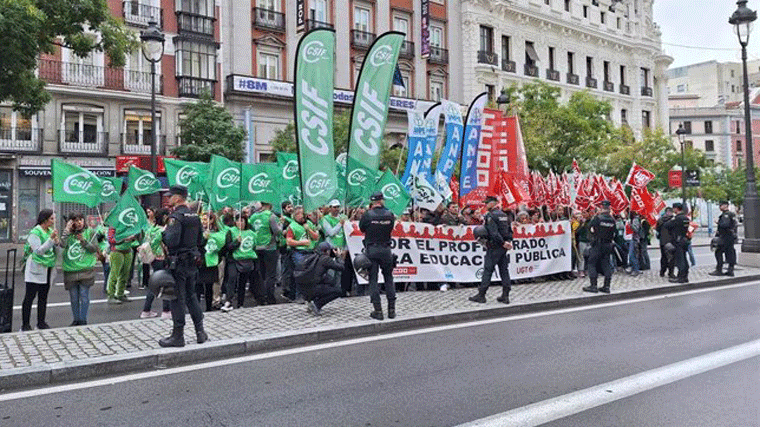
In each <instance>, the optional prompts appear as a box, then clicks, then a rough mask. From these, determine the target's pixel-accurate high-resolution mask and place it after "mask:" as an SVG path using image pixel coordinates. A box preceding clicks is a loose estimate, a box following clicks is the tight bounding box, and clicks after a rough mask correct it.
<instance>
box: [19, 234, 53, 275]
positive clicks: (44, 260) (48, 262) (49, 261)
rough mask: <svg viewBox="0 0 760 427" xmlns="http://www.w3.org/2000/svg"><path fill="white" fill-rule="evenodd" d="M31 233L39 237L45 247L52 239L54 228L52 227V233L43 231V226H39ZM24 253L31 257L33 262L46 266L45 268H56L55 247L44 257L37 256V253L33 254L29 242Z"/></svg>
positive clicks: (43, 255)
mask: <svg viewBox="0 0 760 427" xmlns="http://www.w3.org/2000/svg"><path fill="white" fill-rule="evenodd" d="M29 233H30V234H34V235H35V236H37V237H39V238H40V245H43V244H45V242H47V241H48V240H49V239H50V235H51V234H53V227H50V231H45V230H43V229H42V226H40V225H37V226H35V227H34V228H32V231H30V232H29ZM24 252H25V254H29V255H31V257H32V260H33V261H34V262H36V263H37V264H39V265H44V266H45V267H55V258H56V257H55V247H51V248H50V249H48V250H47V252H45V253H44V254H42V255H37V254H36V253H34V252H32V248H31V246H30V245H29V242H28V241H27V242H26V246H25V247H24Z"/></svg>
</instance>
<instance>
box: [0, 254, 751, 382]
mask: <svg viewBox="0 0 760 427" xmlns="http://www.w3.org/2000/svg"><path fill="white" fill-rule="evenodd" d="M711 269H712V267H708V266H704V267H697V268H692V270H691V272H690V280H691V283H690V284H688V285H674V284H671V283H669V282H668V281H667V278H660V277H659V276H658V274H657V273H658V272H657V271H651V270H650V271H647V272H645V273H644V274H642V275H641V276H638V277H635V278H634V277H630V276H628V275H625V274H619V273H618V274H615V276H614V277H613V279H612V291H613V292H612V294H610V295H605V294H589V293H585V292H583V291H582V290H581V288H582V287H583V286H586V285H587V284H588V279H576V280H565V281H553V282H543V283H535V284H526V285H516V286H514V287H513V289H512V294H511V300H512V303H511V304H510V305H508V306H505V305H503V304H500V303H497V302H496V300H495V298H496V296H497V295H499V293H500V287H499V286H494V287H493V288H492V289H491V290H490V291H489V293H488V303H487V304H483V305H481V304H477V303H473V302H469V301H468V300H467V298H468V297H469V296H471V295H473V294H474V292H475V290H474V289H472V288H464V289H455V290H449V291H447V292H437V291H429V292H404V293H400V294H398V300H397V307H396V309H397V312H398V317H397V318H396V319H395V320H388V319H386V320H384V321H382V322H379V321H375V320H373V319H370V318H369V312H370V304H369V301H368V297H353V298H342V299H339V300H336V301H335V302H333V303H331V304H329V305H327V306H326V307H325V308H323V310H322V316H321V317H315V316H313V315H311V314H309V313H307V312H306V306H305V305H299V304H279V305H274V306H264V307H254V308H244V309H239V310H233V311H232V312H230V313H222V312H218V311H217V312H212V313H206V317H205V327H206V331H207V332H208V334H209V337H210V340H209V341H208V342H206V343H205V344H202V345H198V344H195V334H194V331H193V328H192V322H191V321H190V319H189V317H188V319H187V321H188V325H187V327H186V329H185V340H186V342H187V345H186V346H185V347H184V348H179V349H163V348H160V347H159V346H158V339H159V338H161V337H164V336H166V335H168V334H169V332H170V329H171V321H170V320H168V319H167V320H164V319H145V320H129V321H122V322H114V323H109V324H99V325H88V326H78V327H68V328H58V329H49V330H44V331H38V330H35V331H32V332H26V333H20V332H14V333H9V334H0V387H1V389H0V392H3V391H8V390H9V389H14V388H21V387H31V386H42V385H46V384H50V383H60V382H65V381H75V380H85V379H93V378H96V377H103V376H109V375H115V374H121V373H126V372H134V371H146V370H152V369H158V368H164V367H167V366H175V365H179V364H186V363H195V362H200V361H205V360H215V359H220V358H224V357H232V356H240V355H244V354H249V353H255V352H262V351H268V350H273V349H278V348H284V347H292V346H301V345H308V344H315V343H319V342H324V341H326V340H335V339H345V338H349V337H357V336H363V335H369V334H376V333H381V332H389V331H395V330H402V329H413V328H417V327H423V326H432V325H440V324H443V323H449V322H456V321H467V320H475V319H482V318H488V317H495V316H506V315H514V314H517V313H525V312H531V311H541V310H548V309H554V308H559V307H568V306H577V305H584V304H589V303H598V302H602V301H612V300H619V299H626V298H634V297H640V296H645V295H655V294H662V293H668V292H674V291H679V290H684V289H692V288H699V287H712V286H720V285H725V284H731V283H741V282H747V281H751V280H758V279H760V269H752V268H745V267H742V268H741V269H737V270H736V277H720V278H717V277H713V276H709V275H708V274H707V273H708V272H709V271H710V270H711ZM383 304H384V306H385V302H384V303H383Z"/></svg>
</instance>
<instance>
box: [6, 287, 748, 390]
mask: <svg viewBox="0 0 760 427" xmlns="http://www.w3.org/2000/svg"><path fill="white" fill-rule="evenodd" d="M758 285H760V281H754V282H749V283H740V284H736V285H729V286H723V287H719V288H706V289H695V290H691V291H685V292H680V293H677V294H667V295H656V296H650V297H643V298H637V299H632V300H623V301H614V302H608V303H603V304H595V305H590V306H580V307H571V308H563V309H559V310H552V311H543V312H537V313H528V314H521V315H517V316H512V317H506V318H495V319H486V320H478V321H473V322H467V323H456V324H451V325H444V326H434V327H430V328H425V329H415V330H410V331H403V332H394V333H390V334H385V335H376V336H369V337H362V338H353V339H349V340H345V341H336V342H328V343H323V344H314V345H309V346H305V347H299V348H290V349H286V350H275V351H271V352H267V353H260V354H253V355H250V356H240V357H235V358H231V359H223V360H215V361H213V362H204V363H198V364H194V365H187V366H178V367H175V368H168V369H160V370H155V371H149V372H139V373H136V374H127V375H122V376H118V377H113V378H106V379H101V380H92V381H84V382H79V383H74V384H64V385H58V386H50V387H44V388H39V389H34V390H27V391H20V392H15V393H7V394H0V402H6V401H9V400H17V399H25V398H27V397H34V396H43V395H48V394H55V393H63V392H67V391H73V390H82V389H87V388H93V387H102V386H109V385H115V384H120V383H125V382H129V381H138V380H142V379H147V378H155V377H162V376H166V375H173V374H181V373H185V372H193V371H200V370H203V369H211V368H218V367H221V366H228V365H236V364H240V363H248V362H254V361H258V360H265V359H274V358H277V357H283V356H290V355H294V354H302V353H309V352H313V351H322V350H329V349H333V348H340V347H348V346H351V345H356V344H364V343H370V342H376V341H385V340H390V339H394V338H401V337H408V336H414V335H423V334H429V333H435V332H441V331H448V330H454V329H464V328H471V327H476V326H482V325H491V324H495V323H504V322H512V321H515V320H524V319H531V318H535V317H544V316H553V315H558V314H566V313H575V312H579V311H587V310H594V309H598V308H605V307H614V306H619V305H628V304H635V303H640V302H647V301H656V300H661V299H667V298H677V297H681V296H688V295H694V294H701V293H706V292H715V291H723V290H728V289H736V288H743V287H747V286H758ZM759 345H760V344H759Z"/></svg>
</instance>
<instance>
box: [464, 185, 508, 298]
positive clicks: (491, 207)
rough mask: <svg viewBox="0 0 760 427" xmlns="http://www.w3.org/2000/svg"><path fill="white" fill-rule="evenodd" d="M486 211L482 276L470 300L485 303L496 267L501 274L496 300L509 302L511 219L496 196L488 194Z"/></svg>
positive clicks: (485, 201)
mask: <svg viewBox="0 0 760 427" xmlns="http://www.w3.org/2000/svg"><path fill="white" fill-rule="evenodd" d="M484 203H485V204H486V210H488V213H487V214H486V216H485V218H484V219H485V227H486V231H488V238H487V243H486V256H485V258H484V262H483V276H482V277H481V279H480V286H478V293H477V295H473V296H471V297H470V298H469V299H470V301H472V302H478V303H481V304H483V303H485V302H486V292H487V291H488V287H489V286H491V277H492V276H493V272H494V270H495V269H496V267H497V266H498V267H499V275H500V276H501V296H500V297H497V298H496V301H498V302H503V303H504V304H509V290H510V281H509V259H508V258H507V251H508V250H510V249H512V220H511V219H510V218H509V216H507V214H505V213H504V212H503V211H502V210H501V209H500V208H499V201H498V200H497V199H496V197H493V196H488V197H486V199H485V200H484Z"/></svg>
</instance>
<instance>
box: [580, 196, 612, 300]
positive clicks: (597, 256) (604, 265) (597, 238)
mask: <svg viewBox="0 0 760 427" xmlns="http://www.w3.org/2000/svg"><path fill="white" fill-rule="evenodd" d="M615 230H616V225H615V218H613V217H612V215H610V202H609V201H607V200H604V201H603V202H602V207H601V208H599V211H598V212H597V214H596V216H594V217H593V218H592V219H591V223H589V232H590V233H591V251H590V253H589V256H588V278H589V281H590V282H591V284H590V285H589V286H586V287H585V288H583V290H584V291H586V292H593V293H596V292H604V293H606V294H608V293H610V282H612V265H611V264H610V259H611V255H612V251H613V247H614V246H615V244H614V243H613V239H614V238H615ZM599 270H602V274H604V286H602V287H601V288H597V287H596V283H597V278H598V277H599Z"/></svg>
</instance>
